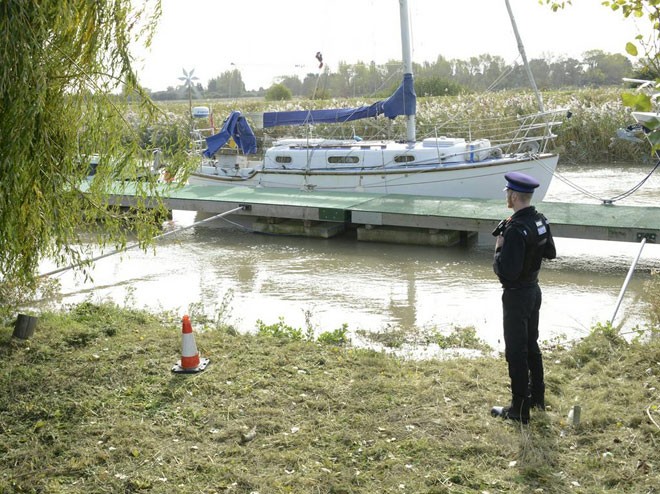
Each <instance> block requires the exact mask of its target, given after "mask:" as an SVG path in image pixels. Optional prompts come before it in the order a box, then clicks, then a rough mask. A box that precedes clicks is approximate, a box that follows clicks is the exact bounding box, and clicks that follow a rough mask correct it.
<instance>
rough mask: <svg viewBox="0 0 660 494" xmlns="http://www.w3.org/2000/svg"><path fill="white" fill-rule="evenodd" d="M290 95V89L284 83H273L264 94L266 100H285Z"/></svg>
mask: <svg viewBox="0 0 660 494" xmlns="http://www.w3.org/2000/svg"><path fill="white" fill-rule="evenodd" d="M292 97H293V96H292V95H291V90H290V89H289V88H288V87H286V86H285V85H284V84H273V85H272V86H271V87H269V88H268V91H266V95H265V96H264V98H265V99H266V101H287V100H290V99H291V98H292Z"/></svg>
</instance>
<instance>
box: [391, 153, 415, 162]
mask: <svg viewBox="0 0 660 494" xmlns="http://www.w3.org/2000/svg"><path fill="white" fill-rule="evenodd" d="M411 161H415V157H414V156H412V155H410V154H402V155H400V156H395V157H394V162H395V163H410V162H411Z"/></svg>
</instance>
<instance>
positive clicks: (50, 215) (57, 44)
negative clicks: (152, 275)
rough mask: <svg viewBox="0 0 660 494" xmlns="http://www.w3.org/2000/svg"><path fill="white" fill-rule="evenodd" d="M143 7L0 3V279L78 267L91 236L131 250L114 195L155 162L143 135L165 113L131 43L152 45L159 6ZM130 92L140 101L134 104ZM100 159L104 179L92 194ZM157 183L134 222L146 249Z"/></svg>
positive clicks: (19, 280) (81, 0)
mask: <svg viewBox="0 0 660 494" xmlns="http://www.w3.org/2000/svg"><path fill="white" fill-rule="evenodd" d="M141 5H143V6H142V7H141V8H140V9H137V10H136V9H134V8H133V7H132V6H131V1H130V0H95V1H88V0H40V1H39V2H32V1H29V2H26V1H22V0H4V1H2V2H0V60H2V63H1V64H0V115H2V118H0V283H5V284H6V283H12V284H14V285H17V284H18V285H25V286H34V284H35V283H34V282H35V280H36V279H37V270H38V266H39V262H40V261H41V260H42V259H43V258H44V257H49V258H52V259H54V260H55V261H56V263H57V264H58V265H64V266H65V265H68V264H76V263H78V262H79V261H80V260H81V259H83V258H84V257H85V255H86V249H85V247H83V244H84V242H83V240H82V239H83V238H84V239H85V241H88V240H89V239H90V237H89V233H90V232H92V233H94V234H95V236H94V237H93V240H95V241H96V242H98V243H99V244H101V245H102V246H108V245H111V246H113V247H115V248H121V247H122V246H124V245H125V244H126V242H127V231H126V229H125V223H124V222H123V221H122V219H121V217H120V216H119V215H117V214H116V213H115V212H114V211H115V210H114V209H112V208H109V207H108V200H107V189H108V186H109V184H111V183H117V182H116V181H115V179H116V178H117V177H118V176H120V175H121V176H123V177H125V178H126V177H128V178H130V177H131V176H132V173H133V172H134V170H135V168H136V166H135V164H136V163H138V162H139V161H140V160H141V159H145V160H146V159H150V155H151V151H152V150H151V149H146V148H148V146H145V143H144V142H143V140H142V139H141V138H140V135H139V129H145V128H150V126H151V125H152V122H153V121H154V120H155V119H156V118H158V117H159V115H158V113H157V112H156V111H155V109H154V107H153V106H152V105H151V104H150V102H149V100H148V99H147V98H145V97H144V95H143V94H142V91H141V89H140V87H139V84H138V81H137V78H136V75H135V72H134V70H133V68H132V59H131V52H130V48H131V46H132V44H133V43H144V44H147V45H148V44H149V42H150V38H151V35H152V32H153V26H155V22H156V20H157V18H158V16H159V14H160V0H154V1H152V2H143V3H141ZM122 89H124V91H125V93H126V92H128V93H130V94H132V95H133V97H131V99H130V101H131V103H130V106H129V103H128V99H127V98H122V97H121V96H119V95H118V94H119V93H120V92H121V90H122ZM135 95H137V97H136V96H135ZM161 118H162V116H161ZM92 155H98V156H99V159H100V163H99V167H98V173H97V174H96V177H95V179H94V180H93V181H92V183H91V185H90V187H89V190H88V191H87V192H85V193H83V192H81V191H80V188H79V185H80V184H81V183H83V182H84V181H85V177H86V176H87V172H88V167H89V161H90V157H91V156H92ZM154 182H155V180H152V181H146V182H140V184H139V186H138V190H139V193H138V195H139V197H138V200H137V203H138V204H137V206H138V209H137V217H136V221H135V222H134V223H133V225H134V226H135V228H134V232H135V233H136V235H137V238H138V239H139V240H140V242H141V243H142V245H143V246H146V245H148V243H149V239H150V238H151V237H152V236H153V234H154V232H155V228H156V224H155V223H154V222H153V221H150V218H152V217H153V215H154V214H155V213H156V211H153V210H150V209H149V208H148V207H146V206H147V202H148V201H147V197H148V196H149V195H157V191H156V188H155V183H154ZM99 223H101V224H102V226H103V228H102V229H98V228H95V227H97V226H98V225H99ZM3 302H5V301H3V300H0V306H1V305H3Z"/></svg>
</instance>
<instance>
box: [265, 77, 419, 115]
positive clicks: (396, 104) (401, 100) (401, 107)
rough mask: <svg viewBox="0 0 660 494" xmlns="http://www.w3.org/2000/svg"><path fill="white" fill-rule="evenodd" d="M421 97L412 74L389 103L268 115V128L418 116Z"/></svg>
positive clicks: (404, 78)
mask: <svg viewBox="0 0 660 494" xmlns="http://www.w3.org/2000/svg"><path fill="white" fill-rule="evenodd" d="M416 110H417V97H416V95H415V88H414V86H413V77H412V74H404V76H403V82H402V83H401V85H400V86H399V88H398V89H397V90H396V91H395V92H394V94H393V95H392V96H390V97H389V98H388V99H386V100H381V101H377V102H376V103H374V104H372V105H369V106H361V107H359V108H336V109H331V110H297V111H285V112H266V113H264V127H276V126H278V125H307V124H310V125H311V124H318V123H343V122H350V121H351V120H359V119H362V118H369V117H376V116H378V115H380V114H385V116H386V117H388V118H394V117H396V116H398V115H414V114H415V112H416Z"/></svg>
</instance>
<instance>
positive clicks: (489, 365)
mask: <svg viewBox="0 0 660 494" xmlns="http://www.w3.org/2000/svg"><path fill="white" fill-rule="evenodd" d="M164 317H165V316H163V318H164ZM163 318H159V317H156V316H154V315H150V314H147V313H144V312H141V311H136V310H132V309H119V308H116V307H114V306H110V305H101V306H97V305H92V304H82V305H79V306H77V307H75V308H72V309H71V310H70V311H68V312H66V313H52V314H43V315H41V316H40V319H39V325H38V328H37V331H36V334H35V335H34V337H33V338H31V339H30V340H27V341H22V340H16V339H13V338H12V337H11V334H12V328H9V327H5V328H2V329H1V330H0V380H1V389H2V395H1V398H0V434H1V436H2V441H1V442H0V492H2V493H12V492H44V493H59V492H62V493H64V492H66V493H91V492H94V493H96V492H112V493H116V492H154V493H156V492H157V493H170V492H204V493H212V492H218V493H224V492H231V493H255V492H259V493H261V494H265V493H284V492H294V493H298V492H301V493H308V492H309V493H356V492H361V493H377V492H378V493H381V492H382V493H385V492H397V493H431V492H435V493H443V492H447V493H449V492H451V493H468V492H470V493H471V492H478V493H484V492H488V493H495V492H507V493H508V492H520V493H523V492H524V493H529V492H538V493H563V492H576V493H602V492H631V493H633V492H634V493H651V492H658V489H659V488H658V486H660V474H659V469H660V456H659V455H658V444H659V443H660V428H659V425H658V424H660V411H659V410H658V405H660V392H659V391H658V389H659V388H660V382H659V379H658V374H660V369H659V367H660V342H658V341H657V339H655V340H654V341H652V342H646V343H640V342H635V341H633V342H631V343H626V342H625V341H624V340H622V339H621V338H620V337H619V336H618V335H617V334H616V331H613V330H611V329H609V328H597V329H596V330H594V332H593V333H592V335H591V336H589V337H588V338H586V339H585V340H584V341H582V342H581V343H579V344H577V345H575V346H573V347H571V348H564V347H562V346H560V345H554V347H553V348H548V349H546V353H545V355H546V367H547V383H548V387H549V391H548V402H549V404H550V405H551V407H552V410H551V411H550V412H548V413H546V414H541V413H536V414H535V415H534V416H533V418H532V422H531V424H530V426H529V427H524V428H521V427H520V426H515V425H512V424H509V423H505V422H503V421H501V420H500V419H495V418H491V417H490V416H489V414H488V411H489V407H490V405H492V404H495V403H498V402H499V403H503V402H504V399H505V397H506V396H507V392H508V384H507V383H508V377H507V375H506V369H505V364H504V361H503V359H502V358H501V357H483V358H478V359H464V358H455V359H451V360H447V361H438V360H429V361H403V360H400V359H397V358H394V357H389V356H386V355H384V354H378V353H374V352H371V351H367V350H356V349H351V348H345V347H336V346H332V345H328V344H320V343H318V342H309V341H292V340H291V339H284V338H276V337H272V336H271V337H265V336H255V335H236V334H231V333H230V332H228V331H222V330H213V331H210V330H209V331H202V329H203V328H201V327H198V326H197V325H196V324H195V321H194V320H193V327H194V328H195V330H196V331H197V332H196V342H197V346H198V348H199V349H200V352H201V353H202V355H203V356H206V357H209V358H210V359H211V364H210V366H209V367H208V368H207V370H206V371H205V372H203V373H201V374H197V375H188V376H181V375H174V374H172V373H171V372H170V369H171V367H172V365H173V364H174V363H176V361H177V359H178V358H179V356H180V345H181V339H180V336H181V335H180V331H181V325H180V321H179V320H178V319H177V320H164V319H163ZM574 404H579V405H581V407H582V416H581V422H580V424H579V425H578V426H573V425H571V424H569V423H568V420H567V418H566V417H567V414H568V412H569V409H570V408H571V407H572V406H573V405H574Z"/></svg>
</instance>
